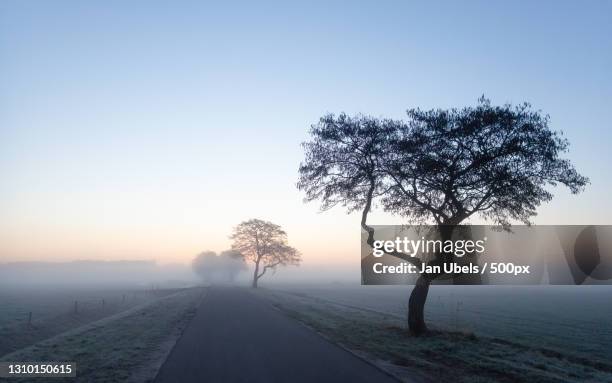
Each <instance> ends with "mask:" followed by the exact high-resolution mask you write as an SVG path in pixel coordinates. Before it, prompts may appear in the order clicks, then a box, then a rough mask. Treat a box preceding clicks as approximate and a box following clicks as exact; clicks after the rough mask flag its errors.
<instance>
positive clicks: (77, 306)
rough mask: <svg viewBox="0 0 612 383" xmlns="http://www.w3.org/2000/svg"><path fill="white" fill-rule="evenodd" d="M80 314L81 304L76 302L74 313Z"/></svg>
mask: <svg viewBox="0 0 612 383" xmlns="http://www.w3.org/2000/svg"><path fill="white" fill-rule="evenodd" d="M78 312H79V304H78V302H77V301H74V313H75V314H76V313H78Z"/></svg>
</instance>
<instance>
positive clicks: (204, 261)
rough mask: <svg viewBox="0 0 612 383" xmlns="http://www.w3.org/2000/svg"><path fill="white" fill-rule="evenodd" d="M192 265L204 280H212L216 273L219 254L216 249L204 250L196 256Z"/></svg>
mask: <svg viewBox="0 0 612 383" xmlns="http://www.w3.org/2000/svg"><path fill="white" fill-rule="evenodd" d="M191 267H192V268H193V271H194V272H195V273H196V274H197V275H199V276H200V277H201V278H202V279H203V280H205V281H207V282H210V281H211V280H212V278H213V276H214V275H215V273H216V270H215V268H216V267H217V254H216V253H215V252H214V251H203V252H202V253H200V254H198V255H197V256H196V257H195V258H194V260H193V261H192V262H191Z"/></svg>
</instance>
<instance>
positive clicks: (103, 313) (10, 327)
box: [0, 287, 177, 356]
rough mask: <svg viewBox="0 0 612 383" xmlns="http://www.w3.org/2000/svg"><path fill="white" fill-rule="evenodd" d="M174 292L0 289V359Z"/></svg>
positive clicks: (150, 290)
mask: <svg viewBox="0 0 612 383" xmlns="http://www.w3.org/2000/svg"><path fill="white" fill-rule="evenodd" d="M176 291H177V290H175V289H164V290H153V289H133V288H91V287H88V288H57V287H56V288H47V289H41V288H31V289H15V288H12V289H11V288H3V289H2V290H0V307H2V310H0V356H2V355H4V354H7V353H9V352H12V351H15V350H18V349H20V348H23V347H26V346H29V345H31V344H34V343H36V342H38V341H40V340H43V339H47V338H50V337H52V336H55V335H57V334H61V333H62V332H64V331H67V330H71V329H73V328H76V327H79V326H82V325H85V324H87V323H91V322H93V321H96V320H99V319H102V318H105V317H108V316H111V315H114V314H117V313H119V312H122V311H125V310H128V309H130V308H132V307H136V306H138V305H142V304H146V303H149V302H153V301H155V300H156V299H159V298H160V297H163V296H166V295H168V294H172V293H174V292H176ZM30 313H31V320H30Z"/></svg>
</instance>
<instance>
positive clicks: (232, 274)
mask: <svg viewBox="0 0 612 383" xmlns="http://www.w3.org/2000/svg"><path fill="white" fill-rule="evenodd" d="M192 267H193V270H194V272H195V273H196V274H198V275H199V276H200V277H201V278H202V279H203V280H205V281H207V282H211V283H212V282H233V281H234V280H235V278H236V276H237V275H238V274H239V273H240V272H241V271H243V270H246V265H245V262H244V258H243V257H242V254H240V253H239V252H237V251H235V250H226V251H223V252H222V253H221V254H219V255H217V254H216V253H215V252H214V251H205V252H203V253H201V254H199V255H198V256H196V258H195V259H194V260H193V262H192Z"/></svg>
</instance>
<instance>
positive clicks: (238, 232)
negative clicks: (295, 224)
mask: <svg viewBox="0 0 612 383" xmlns="http://www.w3.org/2000/svg"><path fill="white" fill-rule="evenodd" d="M230 239H232V240H233V243H232V249H233V250H236V251H238V252H240V254H242V255H243V256H244V258H245V259H246V260H248V261H250V262H252V263H253V264H254V271H253V283H252V286H253V288H257V286H258V282H259V279H260V278H261V277H263V276H264V275H265V274H266V272H267V271H268V270H272V271H273V272H274V271H276V268H277V267H278V266H288V265H295V266H298V265H299V264H300V262H301V257H300V253H299V252H298V251H297V250H296V249H295V248H293V247H291V246H289V245H288V243H287V233H285V231H284V230H283V229H282V228H281V227H280V226H279V225H276V224H274V223H272V222H269V221H263V220H260V219H250V220H248V221H244V222H242V223H240V224H239V225H238V226H236V227H235V228H234V232H233V233H232V235H231V236H230Z"/></svg>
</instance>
